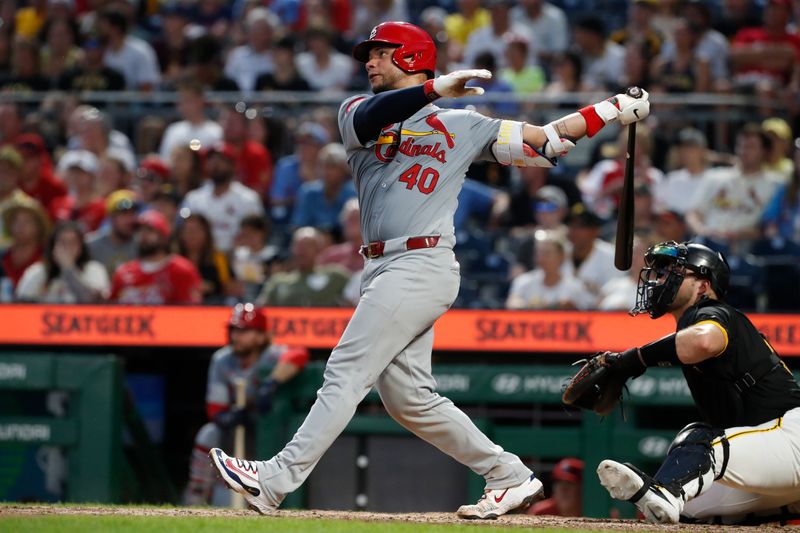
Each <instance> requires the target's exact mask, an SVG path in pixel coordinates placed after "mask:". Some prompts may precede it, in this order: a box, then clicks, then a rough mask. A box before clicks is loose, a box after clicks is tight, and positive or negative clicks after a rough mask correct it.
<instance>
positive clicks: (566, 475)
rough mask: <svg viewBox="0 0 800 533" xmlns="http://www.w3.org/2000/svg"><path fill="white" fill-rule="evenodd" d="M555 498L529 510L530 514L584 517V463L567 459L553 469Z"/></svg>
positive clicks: (539, 503) (571, 458) (543, 501)
mask: <svg viewBox="0 0 800 533" xmlns="http://www.w3.org/2000/svg"><path fill="white" fill-rule="evenodd" d="M552 479H553V496H551V497H550V498H547V499H546V500H542V501H540V502H537V503H535V504H533V505H532V506H530V507H529V508H528V514H535V515H556V516H583V461H581V460H580V459H575V458H573V457H567V458H566V459H562V460H560V461H559V462H557V463H556V465H555V466H554V467H553V474H552Z"/></svg>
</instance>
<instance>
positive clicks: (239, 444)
mask: <svg viewBox="0 0 800 533" xmlns="http://www.w3.org/2000/svg"><path fill="white" fill-rule="evenodd" d="M234 386H235V387H236V407H239V408H242V409H243V408H245V407H246V406H247V380H246V379H244V378H236V379H235V380H234ZM244 431H245V430H244V425H242V424H239V425H237V426H236V428H235V429H234V434H233V455H234V456H235V457H240V458H243V457H244V456H245V455H246V454H245V433H244ZM232 498H233V499H232V500H231V503H232V505H233V507H234V508H235V509H244V508H245V504H244V497H243V496H242V495H241V494H239V493H238V492H233V496H232Z"/></svg>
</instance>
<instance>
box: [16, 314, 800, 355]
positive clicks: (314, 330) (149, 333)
mask: <svg viewBox="0 0 800 533" xmlns="http://www.w3.org/2000/svg"><path fill="white" fill-rule="evenodd" d="M352 312H353V310H352V309H349V308H348V309H339V308H337V309H318V308H273V309H270V310H269V311H268V317H269V327H270V330H271V331H272V333H273V335H274V338H275V340H276V341H277V342H281V343H286V344H297V345H303V346H307V347H309V348H323V349H328V348H332V347H333V346H335V345H336V343H337V342H338V340H339V337H340V336H341V335H342V332H343V331H344V328H345V327H346V326H347V322H348V320H349V319H350V316H351V314H352ZM229 313H230V309H229V308H228V307H163V306H160V307H144V306H142V307H133V306H130V307H129V306H77V305H27V304H3V305H0V344H2V345H32V346H38V345H63V346H109V347H112V346H186V347H216V346H222V345H223V344H224V343H225V342H226V327H225V324H226V322H227V320H228V316H229ZM750 318H751V320H753V323H754V324H755V325H756V326H757V327H758V328H759V329H760V330H761V331H762V332H763V333H764V334H766V336H767V338H768V339H769V340H770V342H771V343H772V345H773V346H774V347H775V349H776V350H777V351H778V353H779V354H781V355H783V356H800V315H759V314H754V315H751V316H750ZM674 330H675V324H674V321H673V320H672V319H671V318H670V317H663V318H660V319H658V320H650V319H649V318H648V317H646V316H639V317H635V318H632V317H630V316H628V315H627V314H626V313H602V312H578V311H481V310H452V311H448V312H447V313H446V314H445V315H444V316H443V317H442V318H441V319H439V321H438V322H437V323H436V326H435V340H434V348H435V349H437V350H465V351H467V350H471V351H506V352H572V353H591V352H595V351H602V350H612V351H621V350H625V349H627V348H630V347H631V346H638V345H641V344H645V343H647V342H650V341H652V340H654V339H656V338H658V337H660V336H663V335H666V334H668V333H670V332H672V331H674Z"/></svg>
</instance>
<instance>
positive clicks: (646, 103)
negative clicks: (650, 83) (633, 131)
mask: <svg viewBox="0 0 800 533" xmlns="http://www.w3.org/2000/svg"><path fill="white" fill-rule="evenodd" d="M613 100H616V103H615V105H616V107H617V109H619V123H620V124H622V125H623V126H627V125H628V124H632V123H634V122H639V121H640V120H644V119H645V118H647V115H649V114H650V95H649V94H647V91H645V90H644V89H640V88H639V87H628V90H627V91H625V93H623V94H618V95H616V96H614V97H613V98H612V99H611V101H612V103H614V102H613Z"/></svg>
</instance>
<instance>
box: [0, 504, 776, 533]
mask: <svg viewBox="0 0 800 533" xmlns="http://www.w3.org/2000/svg"><path fill="white" fill-rule="evenodd" d="M3 515H5V516H20V515H28V516H33V515H96V516H110V515H112V516H113V515H119V516H172V517H181V516H203V517H238V516H257V515H256V514H255V513H254V512H252V511H245V510H234V509H217V508H205V507H136V506H93V505H60V504H58V505H23V504H5V505H0V517H2V516H3ZM270 517H275V518H281V517H286V518H293V519H299V520H355V521H359V522H410V523H420V524H462V525H466V524H471V525H474V526H475V527H481V526H483V525H486V526H495V527H504V528H506V527H507V528H510V529H513V528H565V529H566V528H569V529H585V530H587V531H588V530H593V531H597V530H605V531H675V532H678V531H679V532H682V533H684V532H685V533H693V532H699V531H714V532H717V531H719V532H722V531H726V532H727V531H741V532H744V531H747V532H750V533H755V532H756V531H758V532H761V531H790V530H787V529H786V528H783V527H781V526H778V525H777V524H775V525H761V526H758V527H743V526H739V527H734V526H710V525H699V524H698V525H694V524H678V525H674V526H654V525H652V524H647V523H644V522H638V521H633V520H610V519H599V518H562V517H555V516H529V515H507V516H502V517H500V518H499V519H497V520H486V521H466V520H460V519H458V518H456V516H455V515H454V514H452V513H393V514H390V513H372V512H357V511H295V510H285V511H284V510H281V511H276V512H275V513H274V514H273V515H270Z"/></svg>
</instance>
